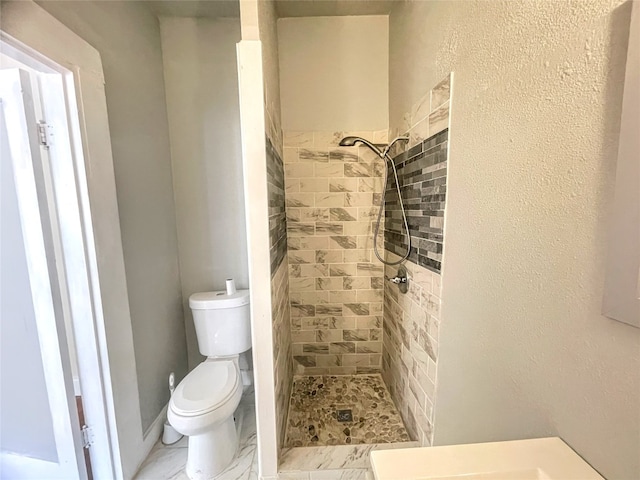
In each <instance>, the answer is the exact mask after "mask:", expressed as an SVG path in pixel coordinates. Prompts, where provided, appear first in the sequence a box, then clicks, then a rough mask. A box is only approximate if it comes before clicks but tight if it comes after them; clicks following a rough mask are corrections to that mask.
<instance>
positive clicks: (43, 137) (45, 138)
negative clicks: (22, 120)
mask: <svg viewBox="0 0 640 480" xmlns="http://www.w3.org/2000/svg"><path fill="white" fill-rule="evenodd" d="M51 138H52V133H51V125H49V124H48V123H47V122H45V121H43V120H40V121H39V122H38V142H39V143H40V145H42V146H43V147H45V148H49V146H50V145H51Z"/></svg>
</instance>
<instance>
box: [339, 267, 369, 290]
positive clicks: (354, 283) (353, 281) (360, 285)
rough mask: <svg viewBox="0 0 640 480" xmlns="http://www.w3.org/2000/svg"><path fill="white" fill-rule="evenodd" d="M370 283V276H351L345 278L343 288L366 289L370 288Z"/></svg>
mask: <svg viewBox="0 0 640 480" xmlns="http://www.w3.org/2000/svg"><path fill="white" fill-rule="evenodd" d="M356 268H357V267H356ZM369 284H370V280H369V277H349V278H345V279H344V280H343V288H344V289H345V290H360V289H365V288H369Z"/></svg>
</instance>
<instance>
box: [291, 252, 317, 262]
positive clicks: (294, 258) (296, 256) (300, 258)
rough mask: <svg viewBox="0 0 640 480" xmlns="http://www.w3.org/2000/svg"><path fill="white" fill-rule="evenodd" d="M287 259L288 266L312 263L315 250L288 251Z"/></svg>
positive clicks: (314, 257)
mask: <svg viewBox="0 0 640 480" xmlns="http://www.w3.org/2000/svg"><path fill="white" fill-rule="evenodd" d="M287 257H288V258H289V264H299V263H314V262H315V260H316V256H315V250H293V251H292V250H289V251H288V252H287Z"/></svg>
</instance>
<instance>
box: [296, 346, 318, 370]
mask: <svg viewBox="0 0 640 480" xmlns="http://www.w3.org/2000/svg"><path fill="white" fill-rule="evenodd" d="M303 347H304V346H303ZM293 360H294V361H295V362H296V363H298V364H300V365H302V366H303V367H315V366H316V357H315V355H296V356H294V357H293Z"/></svg>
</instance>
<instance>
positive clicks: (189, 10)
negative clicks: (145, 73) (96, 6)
mask: <svg viewBox="0 0 640 480" xmlns="http://www.w3.org/2000/svg"><path fill="white" fill-rule="evenodd" d="M258 1H263V0H258ZM398 1H401V0H275V4H276V11H277V13H278V17H279V18H282V17H333V16H342V15H387V14H388V13H389V12H390V11H391V7H392V6H393V4H394V3H396V2H398ZM145 4H146V5H147V6H148V7H149V8H150V9H151V10H152V11H153V12H154V13H155V14H156V15H158V16H167V17H205V18H215V17H239V16H240V4H239V1H238V0H153V1H145Z"/></svg>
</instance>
